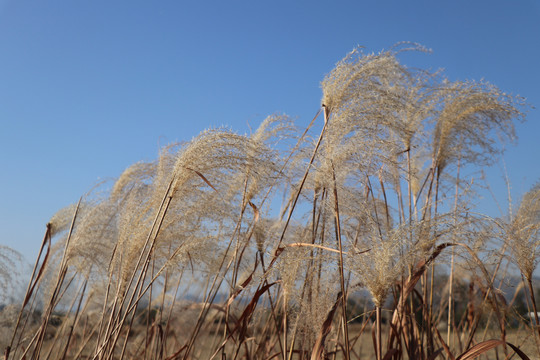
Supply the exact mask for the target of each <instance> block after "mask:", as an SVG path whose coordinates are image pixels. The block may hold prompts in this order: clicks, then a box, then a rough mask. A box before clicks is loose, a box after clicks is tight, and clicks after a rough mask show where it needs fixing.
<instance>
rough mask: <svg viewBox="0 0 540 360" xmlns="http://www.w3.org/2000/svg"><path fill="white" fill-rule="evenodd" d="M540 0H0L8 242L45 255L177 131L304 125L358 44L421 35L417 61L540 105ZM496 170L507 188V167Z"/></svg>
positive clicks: (514, 160)
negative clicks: (280, 122) (74, 206)
mask: <svg viewBox="0 0 540 360" xmlns="http://www.w3.org/2000/svg"><path fill="white" fill-rule="evenodd" d="M539 4H540V3H539V2H538V1H536V0H530V1H511V2H510V1H498V0H495V1H494V0H474V1H444V2H443V1H427V0H426V1H417V0H410V1H370V2H368V1H364V2H361V1H264V2H263V1H198V2H188V1H166V0H163V1H133V0H130V1H125V0H112V1H111V0H108V1H101V0H93V1H82V0H48V1H36V0H33V1H30V0H0V167H1V174H0V244H2V245H8V246H10V247H12V248H14V249H16V250H18V251H20V252H22V253H23V254H24V255H25V256H26V257H27V259H28V260H29V261H33V258H34V257H35V256H36V254H37V251H38V249H39V244H40V242H41V239H42V236H43V233H44V229H45V224H46V223H47V221H48V220H49V218H50V217H51V216H52V215H53V214H54V213H55V212H56V211H57V210H59V209H60V208H62V207H64V206H66V205H69V204H70V203H73V202H76V201H77V200H78V198H79V197H80V196H81V195H82V194H84V193H85V192H86V191H88V190H89V189H90V188H91V187H92V186H93V185H94V184H96V183H97V182H98V181H99V180H100V179H104V178H109V177H116V176H118V175H119V174H120V173H121V172H122V171H123V170H124V169H125V168H126V167H128V166H129V165H131V164H133V163H135V162H137V161H140V160H153V159H155V158H156V156H157V154H158V150H159V148H160V147H161V146H163V145H166V144H168V143H170V142H174V141H181V140H189V139H191V138H192V137H193V136H195V135H197V134H198V133H199V132H200V131H202V130H204V129H206V128H209V127H216V126H221V125H226V126H229V127H231V128H232V129H234V130H236V131H238V132H240V133H244V132H248V131H249V127H248V123H249V124H251V125H252V126H257V125H258V123H259V122H260V121H261V120H263V119H264V118H265V117H266V116H267V115H270V114H273V113H276V112H277V113H286V114H288V115H291V116H293V117H296V118H297V122H298V124H299V125H300V126H302V125H306V124H307V123H308V122H309V120H311V117H312V116H313V115H314V114H315V112H316V111H317V110H318V107H319V105H320V98H321V91H320V87H319V83H320V81H321V80H322V78H323V76H324V75H325V74H326V73H328V72H329V71H330V70H331V69H332V67H333V65H334V64H335V63H336V62H337V61H338V60H340V59H341V58H342V57H343V56H344V55H345V54H346V53H347V52H348V51H350V50H351V49H352V48H353V47H355V46H356V45H362V46H365V47H366V51H369V52H371V51H374V52H378V51H380V50H382V49H385V48H389V47H390V46H391V45H392V44H394V43H396V42H399V41H414V42H419V43H421V44H423V45H425V46H426V47H429V48H431V49H432V50H433V53H432V54H431V55H426V54H406V55H405V56H403V57H402V60H403V62H404V63H405V64H406V65H410V66H420V67H424V68H431V69H438V68H444V69H445V74H446V75H447V76H448V77H449V79H450V80H458V79H461V80H464V79H475V80H480V79H485V80H487V81H489V82H491V83H493V84H495V85H497V86H499V87H500V88H501V89H503V90H504V91H507V92H509V93H512V94H519V95H522V96H524V97H526V98H527V101H528V102H529V103H530V104H531V105H533V106H535V107H536V108H538V107H540V86H539V85H540V70H539V65H538V64H540V5H539ZM527 117H528V122H526V123H525V124H522V125H519V126H518V127H517V134H518V136H519V142H518V145H517V146H516V147H509V149H508V151H507V153H506V155H505V157H504V159H505V162H506V169H507V172H508V174H509V177H510V180H511V182H512V187H513V194H514V195H515V196H516V197H518V196H519V195H521V194H522V193H523V192H524V191H526V190H527V189H528V188H529V187H530V186H531V185H532V184H533V183H534V182H535V181H536V180H537V179H540V170H539V169H540V166H539V165H540V162H539V160H538V158H539V155H540V141H539V140H538V136H539V134H540V125H539V121H538V120H539V117H540V114H539V110H537V109H530V111H529V112H528V116H527ZM488 176H489V181H490V183H492V185H493V188H494V191H495V193H496V195H497V197H498V198H499V199H500V200H501V201H504V200H505V189H504V186H503V183H502V181H501V176H502V172H501V168H500V167H497V166H496V167H494V168H493V169H491V170H489V171H488ZM488 203H489V202H488ZM490 206H491V205H490ZM486 211H487V212H491V215H498V213H497V211H496V210H494V209H486Z"/></svg>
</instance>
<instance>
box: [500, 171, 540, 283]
mask: <svg viewBox="0 0 540 360" xmlns="http://www.w3.org/2000/svg"><path fill="white" fill-rule="evenodd" d="M507 239H508V244H509V245H510V251H511V252H512V255H513V259H514V261H515V263H516V265H517V266H518V267H519V269H520V270H521V272H522V274H523V275H524V276H525V278H526V279H527V280H531V279H532V275H533V272H534V270H535V269H536V267H537V266H538V261H539V256H538V255H539V250H540V182H539V183H537V184H536V185H534V186H533V188H532V189H531V190H529V191H528V192H527V193H526V194H525V195H523V198H522V199H521V203H520V205H519V208H518V210H517V212H516V214H515V216H514V218H513V219H511V221H510V223H509V224H508V234H507Z"/></svg>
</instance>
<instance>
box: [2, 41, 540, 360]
mask: <svg viewBox="0 0 540 360" xmlns="http://www.w3.org/2000/svg"><path fill="white" fill-rule="evenodd" d="M411 50H416V51H425V49H424V48H422V47H421V46H419V45H415V44H408V45H403V44H399V45H397V46H395V47H393V48H392V49H390V50H388V51H383V52H380V53H378V54H364V53H362V52H361V51H360V50H359V49H355V50H354V51H353V52H351V53H350V54H348V55H347V56H346V57H345V58H344V59H343V60H341V61H340V62H338V63H337V65H336V67H335V68H334V69H333V70H332V71H331V72H330V73H329V74H328V75H326V77H325V78H324V79H323V81H322V83H321V87H322V92H323V99H322V106H321V109H319V111H318V112H317V114H316V116H315V118H314V119H313V121H312V122H311V123H310V125H309V126H308V128H307V129H305V130H303V131H299V130H298V129H296V127H295V125H294V123H293V122H292V121H291V120H290V119H289V118H288V117H287V116H284V115H279V116H270V117H268V118H267V119H266V120H264V122H263V123H262V124H261V126H260V127H259V129H257V130H256V131H254V132H253V133H252V134H249V135H239V134H236V133H234V132H232V131H229V130H224V129H214V130H208V131H205V132H203V133H202V134H200V135H199V136H197V137H196V138H194V139H193V140H191V141H189V142H186V143H182V144H173V145H170V146H168V147H166V148H164V149H163V150H162V151H161V153H160V155H159V157H158V159H157V160H155V161H153V162H147V163H137V164H134V165H133V166H131V167H129V168H128V169H127V170H126V171H125V172H124V173H123V174H122V175H121V176H120V177H119V178H118V179H117V180H116V181H115V182H114V183H113V184H100V185H99V186H98V187H96V188H95V189H93V190H92V191H91V192H89V193H88V194H86V195H84V196H83V197H82V198H81V200H80V201H79V203H78V204H76V205H73V206H70V207H68V208H66V209H63V210H61V211H60V212H58V213H57V214H56V215H55V216H54V217H53V218H52V219H51V221H50V223H49V224H47V229H46V233H45V236H44V240H43V244H42V247H41V250H40V253H39V257H38V259H37V260H36V263H35V268H34V271H33V274H32V277H31V280H30V283H29V286H28V290H27V293H26V296H25V299H24V302H23V304H22V308H21V311H20V314H19V316H18V319H17V321H14V322H13V323H14V324H15V326H14V329H13V333H12V336H11V340H10V342H9V346H8V347H7V348H6V351H5V359H23V358H25V359H26V358H32V359H34V358H35V359H37V358H40V359H41V358H43V359H57V358H58V359H67V358H85V359H123V358H136V359H217V358H222V359H237V358H244V359H273V358H282V359H322V358H332V359H338V358H339V359H341V358H343V359H362V358H376V359H378V360H381V359H407V358H408V359H435V358H436V357H437V356H439V357H446V358H449V359H469V358H473V357H474V356H478V355H480V354H484V355H488V354H494V353H497V356H503V355H502V354H504V356H510V355H511V354H513V353H514V352H516V353H517V354H518V356H520V357H521V358H523V359H527V356H526V355H525V353H524V352H523V351H522V350H520V346H522V345H523V344H522V343H521V342H519V341H518V342H517V343H515V344H514V343H513V342H510V341H509V328H511V327H512V326H514V327H515V326H519V329H520V330H518V331H521V332H522V333H524V334H531V335H532V336H535V338H536V341H537V342H539V340H540V332H539V333H538V334H537V333H536V325H535V324H536V323H538V319H536V323H535V322H530V323H529V322H527V321H524V319H520V318H519V315H520V314H514V313H512V311H513V307H512V302H510V303H508V302H507V301H506V299H505V297H504V294H503V293H502V285H503V284H504V283H505V282H506V281H507V279H509V278H510V275H511V274H512V269H513V268H517V269H518V270H519V271H520V272H521V274H522V275H523V279H524V281H525V282H526V284H527V289H528V294H529V295H530V301H531V307H534V309H535V310H534V311H536V308H535V306H536V305H535V301H536V299H535V291H534V288H533V278H532V275H533V271H534V269H535V267H536V265H537V256H536V251H537V246H538V240H539V237H538V235H539V233H538V222H539V221H538V220H539V219H538V211H537V209H538V207H539V206H540V198H539V197H538V194H537V193H538V189H537V187H535V188H534V189H533V190H531V192H530V193H528V194H527V195H525V197H524V199H523V201H522V202H521V205H520V207H519V210H518V211H517V213H516V214H509V215H508V217H501V218H499V219H492V218H489V217H487V216H483V215H479V214H477V213H476V212H475V210H474V207H473V203H474V200H475V193H474V190H475V189H474V184H473V183H474V181H473V180H471V177H469V176H466V175H470V172H471V171H474V170H475V169H476V167H478V166H484V165H489V164H491V163H493V162H494V161H496V160H497V157H498V155H499V154H500V153H501V152H502V150H503V147H502V145H501V140H505V141H506V140H513V139H514V137H515V136H514V122H515V121H520V120H522V119H523V113H522V109H523V107H524V103H523V101H522V99H520V98H517V97H513V96H510V95H507V94H505V93H503V92H501V91H500V90H499V89H498V88H497V87H495V86H493V85H491V84H488V83H485V82H474V81H465V82H463V81H457V82H451V81H449V80H447V79H446V78H444V76H443V75H442V74H441V73H431V72H429V71H426V70H421V69H420V70H419V69H410V68H408V67H406V66H404V65H403V64H401V63H400V62H399V60H398V57H399V54H400V53H401V52H402V51H411ZM467 172H469V173H467ZM279 199H282V201H281V204H280V203H279ZM276 204H277V205H276ZM278 207H280V209H278ZM516 265H517V266H516ZM2 269H3V268H2ZM446 274H448V275H449V276H446ZM467 289H468V290H467ZM518 290H519V289H518ZM517 296H518V295H516V297H514V298H517ZM360 299H365V301H362V302H361V301H360ZM38 313H39V314H40V315H41V316H40V317H39V320H36V318H35V316H34V315H35V314H38ZM445 321H446V322H445ZM516 321H517V324H518V325H516ZM441 331H443V332H444V331H446V336H443V334H441V333H440V332H441ZM537 335H538V336H537ZM518 340H519V339H518ZM366 343H367V344H368V345H367V346H366ZM538 348H539V349H540V347H538ZM529 350H530V349H528V350H527V351H529ZM533 351H535V350H534V349H533ZM490 352H491V353H490ZM538 355H540V352H539V353H538Z"/></svg>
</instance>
